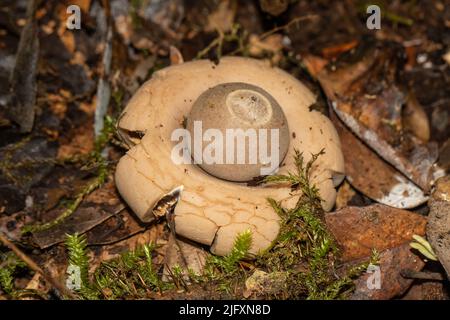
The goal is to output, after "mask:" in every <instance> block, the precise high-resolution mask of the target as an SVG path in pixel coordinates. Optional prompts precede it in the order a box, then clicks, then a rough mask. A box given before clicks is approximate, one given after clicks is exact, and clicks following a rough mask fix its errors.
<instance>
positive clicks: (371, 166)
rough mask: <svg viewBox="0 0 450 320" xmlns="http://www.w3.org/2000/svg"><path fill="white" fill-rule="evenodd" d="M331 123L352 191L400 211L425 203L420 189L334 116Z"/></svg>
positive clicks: (332, 114) (424, 197) (425, 197)
mask: <svg viewBox="0 0 450 320" xmlns="http://www.w3.org/2000/svg"><path fill="white" fill-rule="evenodd" d="M331 120H332V121H333V123H334V125H335V128H336V130H337V132H338V134H339V138H340V140H341V146H342V152H343V154H344V160H345V173H346V179H347V181H349V182H350V184H351V185H352V186H353V187H355V188H356V189H357V190H359V191H361V192H362V193H363V194H365V195H366V196H367V197H369V198H371V199H373V200H375V201H377V202H380V203H382V204H386V205H389V206H392V207H396V208H401V209H408V208H414V207H417V206H419V205H421V204H422V203H424V202H426V201H427V199H428V197H427V196H425V194H424V193H423V191H422V190H421V189H420V188H418V187H417V186H416V185H415V184H414V183H412V182H411V181H410V180H408V179H407V178H406V177H404V176H403V175H402V174H400V173H399V172H398V171H397V170H395V168H394V167H392V166H391V165H390V164H388V163H387V162H385V161H384V160H383V159H381V158H380V157H379V156H378V155H377V154H376V153H374V152H373V151H372V150H371V149H370V148H369V147H367V146H366V145H365V144H364V143H363V142H362V141H361V140H359V139H358V138H357V137H356V136H355V135H354V134H353V133H351V132H350V130H349V129H348V128H347V127H346V126H345V125H344V124H343V123H342V122H341V121H340V120H339V119H338V118H337V117H336V115H335V114H334V112H332V113H331ZM361 172H364V174H361Z"/></svg>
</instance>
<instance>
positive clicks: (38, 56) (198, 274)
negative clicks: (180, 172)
mask: <svg viewBox="0 0 450 320" xmlns="http://www.w3.org/2000/svg"><path fill="white" fill-rule="evenodd" d="M70 4H76V5H78V6H79V7H80V9H81V13H82V23H81V29H80V30H69V29H67V27H66V19H67V17H68V13H67V12H66V9H67V6H68V5H69V1H25V0H21V1H12V0H6V1H2V3H1V4H0V83H1V85H0V137H1V138H0V235H1V238H0V239H2V242H1V243H0V299H54V298H57V299H64V298H76V299H204V298H209V299H223V298H231V299H255V298H261V299H345V298H346V299H398V298H402V299H448V288H449V287H448V279H449V278H448V273H449V256H450V245H449V243H448V239H447V238H448V237H447V234H448V223H447V222H448V217H449V215H448V211H449V210H448V207H449V206H448V200H449V197H450V191H449V187H448V170H449V168H450V162H449V157H448V154H449V150H450V148H449V146H450V142H449V138H450V135H449V133H450V113H449V104H450V96H449V91H448V88H449V85H450V83H449V82H450V73H449V72H450V63H449V60H448V56H449V51H450V36H449V35H450V31H449V28H450V11H449V10H450V3H449V2H448V1H446V0H440V1H428V0H426V1H421V2H415V1H402V2H396V1H392V2H389V1H380V6H381V8H382V12H383V18H382V28H381V30H368V29H367V28H366V26H365V19H366V18H367V15H366V12H365V7H366V5H367V3H366V2H365V1H359V0H354V1H332V2H330V1H322V0H320V1H314V2H312V1H303V0H300V1H273V2H272V1H262V0H261V1H240V0H223V1H195V2H194V1H182V0H167V1H155V2H153V1H124V0H111V1H100V0H76V1H70ZM336 26H339V27H336ZM225 56H242V57H251V58H254V59H260V60H262V61H265V62H268V63H270V64H272V65H274V66H277V67H279V68H281V69H283V70H285V71H286V72H288V73H289V74H291V75H293V76H294V77H296V78H297V79H299V80H301V81H302V82H303V83H305V84H306V86H307V87H308V88H309V89H310V90H311V91H312V92H313V93H314V95H315V96H316V102H315V104H314V105H312V106H311V107H310V108H311V109H313V110H317V111H320V112H321V113H323V114H324V115H326V116H329V118H330V119H331V120H332V122H333V123H334V125H335V127H336V128H337V131H338V133H339V136H340V140H341V142H342V146H343V153H344V159H345V169H346V172H347V176H346V182H345V183H344V184H342V185H341V186H340V187H339V188H338V189H337V198H338V209H335V210H332V211H331V212H324V211H323V209H322V208H321V205H320V198H319V195H318V192H317V186H316V185H315V184H314V183H312V181H311V180H310V179H311V177H310V168H311V166H312V165H313V163H314V161H320V157H321V156H324V155H323V154H321V153H320V152H314V154H313V155H312V154H301V153H299V152H297V153H295V154H293V155H292V158H291V161H293V163H295V164H296V166H295V168H294V170H290V172H289V174H288V173H283V174H282V175H275V176H269V177H266V178H265V179H261V180H260V181H255V183H256V184H263V185H271V186H277V187H278V188H286V189H285V190H286V192H289V191H301V192H300V193H301V194H302V196H301V197H300V198H299V199H298V201H296V203H294V204H292V205H291V206H284V205H283V204H280V203H278V202H276V201H274V200H271V199H270V195H269V199H267V202H266V205H267V206H268V208H269V207H270V209H271V210H273V213H274V214H277V215H278V217H279V219H280V232H279V235H278V237H277V239H276V240H275V241H274V242H273V243H272V245H271V246H270V247H269V248H268V249H267V250H266V251H264V252H260V254H259V255H256V256H255V255H254V254H251V252H250V248H251V245H252V241H253V237H252V233H251V232H249V231H246V230H243V232H240V233H239V234H238V236H237V237H236V238H235V239H234V243H233V245H232V248H231V250H230V251H229V252H228V253H227V254H226V255H225V256H222V257H221V256H216V255H212V254H210V253H209V252H208V250H207V248H205V247H203V246H201V245H198V244H196V243H192V242H190V241H188V240H187V239H183V238H180V237H175V234H174V228H173V221H171V220H170V219H169V221H167V220H166V214H165V213H162V214H160V215H158V218H157V219H154V220H153V219H152V221H146V222H145V223H143V222H142V221H140V220H139V219H138V217H136V216H135V214H134V213H133V211H132V210H131V209H130V208H129V207H128V206H127V205H126V203H125V202H124V200H123V199H122V198H121V197H120V195H119V194H118V192H117V190H116V187H115V181H114V171H115V169H116V165H117V163H118V161H119V159H120V158H121V157H122V156H123V155H124V153H125V152H126V150H127V148H128V147H129V146H127V145H124V142H123V140H122V139H121V136H120V132H117V130H116V125H117V123H118V121H119V120H120V118H119V117H120V114H121V113H122V111H123V109H124V107H125V106H126V105H127V103H128V101H129V99H130V98H131V97H132V96H133V95H134V93H135V92H136V90H137V89H138V88H139V87H140V86H141V85H142V84H143V83H144V82H145V81H146V80H147V79H149V78H150V77H151V75H152V74H154V73H155V72H156V71H158V70H160V69H163V68H164V67H167V66H169V65H175V64H180V63H183V61H185V62H188V61H192V60H198V59H210V60H211V61H213V62H215V63H219V65H220V60H221V58H223V57H225ZM143 134H144V132H139V131H136V132H133V133H132V135H133V136H132V138H133V139H137V140H139V139H141V138H142V136H143ZM295 138H296V137H293V139H295ZM297 138H298V137H297ZM319 149H320V148H319ZM317 151H319V150H317ZM325 152H326V151H325ZM162 200H164V199H162ZM160 207H161V208H167V206H165V203H162V202H161V206H160ZM411 243H412V244H411ZM20 257H22V258H20ZM369 264H372V266H378V267H380V268H381V272H382V282H381V288H380V289H379V290H371V289H370V288H368V286H367V281H370V276H371V274H370V273H366V270H367V266H368V265H369ZM74 268H75V269H79V270H80V272H81V282H80V283H77V279H75V278H73V276H72V275H71V274H69V273H70V270H73V269H74ZM68 272H69V273H68ZM69 288H71V289H69Z"/></svg>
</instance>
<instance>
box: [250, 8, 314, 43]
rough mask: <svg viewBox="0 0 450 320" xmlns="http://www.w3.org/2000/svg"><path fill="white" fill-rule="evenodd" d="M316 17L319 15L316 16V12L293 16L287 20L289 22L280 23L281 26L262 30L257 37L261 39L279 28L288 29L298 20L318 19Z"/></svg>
mask: <svg viewBox="0 0 450 320" xmlns="http://www.w3.org/2000/svg"><path fill="white" fill-rule="evenodd" d="M318 18H319V16H318V15H317V14H308V15H306V16H302V17H297V18H294V19H292V20H291V21H289V22H288V23H287V24H285V25H282V26H279V27H276V28H273V29H272V30H269V31H267V32H264V33H263V34H261V35H260V36H259V39H260V40H263V39H265V38H267V37H268V36H270V35H272V34H274V33H275V32H278V31H281V30H285V29H288V28H289V27H290V26H291V25H293V24H296V23H298V22H300V21H303V20H313V19H318Z"/></svg>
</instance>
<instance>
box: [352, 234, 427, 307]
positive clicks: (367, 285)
mask: <svg viewBox="0 0 450 320" xmlns="http://www.w3.org/2000/svg"><path fill="white" fill-rule="evenodd" d="M424 265H425V263H424V262H423V261H422V259H421V258H420V257H418V256H417V255H416V254H415V253H413V252H412V251H411V250H410V248H409V245H408V244H407V243H405V244H403V245H401V246H398V247H395V248H392V249H387V250H385V251H383V252H382V253H381V254H380V263H379V268H380V269H379V271H380V273H379V275H380V280H381V281H380V287H379V288H377V287H376V286H374V285H375V284H376V282H375V279H374V278H373V277H374V276H375V275H374V273H371V272H370V273H366V274H364V275H362V276H361V277H359V278H358V279H357V280H356V281H355V291H354V292H353V294H352V296H351V297H350V299H352V300H388V299H392V298H395V297H398V296H400V295H402V294H403V293H405V292H406V290H408V288H409V287H410V286H411V284H412V282H413V280H412V279H406V278H404V277H403V276H402V275H401V271H402V270H404V269H410V270H414V271H420V270H422V268H423V267H424ZM375 272H376V271H375ZM372 281H373V282H372Z"/></svg>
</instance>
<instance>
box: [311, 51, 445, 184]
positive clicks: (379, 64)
mask: <svg viewBox="0 0 450 320" xmlns="http://www.w3.org/2000/svg"><path fill="white" fill-rule="evenodd" d="M401 50H402V49H401V48H399V47H397V46H395V45H393V44H391V43H386V44H385V45H384V47H383V50H381V49H380V48H379V47H371V46H369V47H367V48H363V49H361V50H356V51H357V54H356V53H355V54H354V56H352V59H353V61H354V60H357V62H353V61H352V62H349V63H346V62H345V61H340V60H339V59H338V62H337V64H336V65H335V66H334V67H328V68H324V69H322V71H321V72H320V73H319V75H318V79H319V81H320V84H321V85H322V88H323V89H324V91H325V94H326V95H327V97H328V99H329V100H330V101H331V105H332V107H333V109H334V111H335V112H336V114H337V115H338V117H339V118H340V119H341V120H342V121H343V122H344V123H345V124H346V125H347V126H348V127H349V128H350V129H351V130H352V132H353V133H354V134H356V135H357V136H358V138H360V139H361V140H363V141H364V142H365V143H366V144H367V145H369V146H370V147H371V148H372V149H373V150H375V151H376V152H377V153H378V154H379V155H380V156H381V157H382V158H384V159H385V160H386V161H388V162H389V163H391V164H392V165H393V166H394V167H395V168H396V169H397V170H399V171H400V172H401V173H403V174H404V175H405V176H407V177H408V178H409V179H411V180H412V181H413V182H414V183H416V184H417V185H418V186H420V187H421V188H422V189H423V190H425V191H428V190H429V189H430V187H431V184H432V182H433V180H434V178H435V176H434V167H433V165H434V163H435V162H436V160H437V157H438V150H437V144H436V143H427V144H424V143H423V142H422V141H421V140H420V139H418V138H417V137H416V136H414V135H413V134H411V133H409V132H407V131H405V130H404V124H403V122H402V108H403V105H404V104H405V102H406V94H405V92H404V90H403V89H402V88H401V87H400V86H399V85H398V84H397V81H398V79H397V72H399V71H400V68H401V63H400V60H401V58H399V56H400V53H401ZM361 51H363V52H361Z"/></svg>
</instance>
